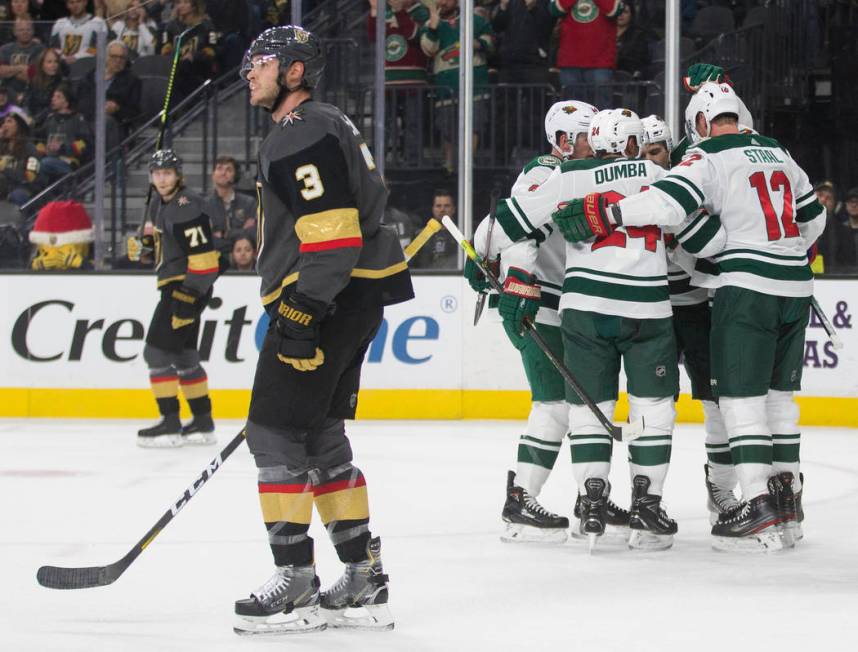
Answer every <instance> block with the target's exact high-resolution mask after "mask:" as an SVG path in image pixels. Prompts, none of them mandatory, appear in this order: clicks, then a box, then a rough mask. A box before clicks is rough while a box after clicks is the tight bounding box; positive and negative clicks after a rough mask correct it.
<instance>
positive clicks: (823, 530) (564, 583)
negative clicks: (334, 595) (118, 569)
mask: <svg viewBox="0 0 858 652" xmlns="http://www.w3.org/2000/svg"><path fill="white" fill-rule="evenodd" d="M139 425H140V424H137V423H131V422H122V421H113V422H105V421H97V422H94V421H37V420H25V421H12V420H6V421H0V503H2V509H0V514H2V521H0V550H2V553H0V586H2V589H0V591H2V593H0V649H2V650H4V651H9V652H19V651H23V650H38V651H43V650H62V651H74V650H80V651H86V652H92V651H94V650H95V651H101V650H105V651H108V650H109V651H111V652H114V651H121V652H136V651H143V652H155V651H158V652H161V651H168V650H195V651H196V650H205V651H206V652H216V651H226V650H229V651H233V650H239V651H245V650H275V649H277V650H314V651H324V650H332V651H337V652H342V651H347V652H352V651H356V652H362V651H363V650H371V651H376V650H397V651H399V650H405V651H407V652H418V651H420V650H492V651H495V650H514V651H516V652H518V651H523V650H542V649H554V650H564V651H567V650H568V651H572V650H586V651H588V652H589V651H594V652H595V651H599V652H601V651H604V650H622V651H623V652H632V651H638V650H639V651H643V652H648V651H650V650H652V651H658V652H662V651H664V652H669V651H672V650H680V651H682V652H692V651H694V652H696V651H698V650H717V651H718V652H724V651H726V650H730V651H744V650H754V651H758V650H762V649H767V650H775V649H778V650H796V651H798V650H819V651H822V650H824V651H825V652H832V651H839V650H844V651H845V650H849V651H853V650H856V649H858V554H856V542H858V518H856V517H858V510H856V507H858V431H856V430H847V429H833V428H805V429H804V437H803V442H802V457H803V460H804V462H803V470H804V472H805V475H806V481H807V486H806V493H805V498H804V505H805V511H806V521H805V524H804V531H805V539H804V541H802V542H801V543H800V544H799V547H798V548H797V549H795V550H793V551H789V552H784V553H780V554H775V555H754V556H749V555H737V554H728V553H717V552H715V551H713V550H712V549H711V548H710V541H709V534H708V520H707V514H706V510H705V490H704V487H703V478H702V465H703V461H704V453H703V435H702V429H701V428H700V427H698V426H690V425H682V426H679V427H678V430H677V432H676V434H675V437H674V447H673V464H672V466H671V471H670V475H669V477H668V482H667V486H666V490H665V498H666V502H667V507H668V510H669V513H670V514H671V515H672V516H673V517H675V518H676V519H677V521H678V522H679V534H678V535H677V537H676V543H675V545H674V547H673V549H672V550H669V551H666V552H646V553H642V552H640V551H631V550H627V549H623V548H619V547H608V546H603V547H601V548H597V549H596V551H595V553H594V554H593V555H592V556H588V555H587V554H586V552H585V549H584V547H583V544H579V543H577V542H576V543H574V544H573V543H567V544H566V545H564V546H555V547H539V546H533V545H523V544H518V545H516V544H504V543H501V542H500V541H499V539H498V535H499V533H500V531H501V524H500V510H501V506H502V503H503V498H504V484H505V479H506V469H507V468H512V467H511V465H512V464H513V463H514V459H515V442H516V438H517V436H518V434H519V431H520V429H521V427H522V424H521V423H517V422H486V421H484V422H357V423H354V424H351V426H350V434H351V441H352V446H353V448H354V451H355V460H356V463H357V464H358V465H359V466H360V467H361V468H362V469H363V471H364V473H365V475H366V477H367V481H368V486H369V493H370V504H371V509H372V529H373V532H374V533H376V534H379V535H381V537H382V549H383V559H384V563H385V570H386V571H387V572H388V573H389V574H390V578H391V609H392V611H393V613H394V615H395V617H396V629H395V631H393V632H384V633H381V632H344V631H332V630H328V631H326V632H321V633H316V634H308V635H305V636H302V637H295V636H291V637H275V638H251V639H244V638H239V637H237V636H236V635H235V634H233V632H232V627H231V624H232V608H233V607H232V605H233V601H234V600H235V599H237V598H241V597H245V596H246V595H247V594H248V593H249V592H250V591H251V590H252V589H254V588H256V587H257V586H258V585H259V584H261V583H262V582H263V581H264V580H266V579H267V578H268V577H269V575H270V573H271V570H272V562H271V559H270V552H269V549H268V546H267V542H266V537H265V530H264V526H263V524H262V522H261V518H260V514H259V506H258V502H257V494H256V482H255V470H254V466H253V461H252V459H251V456H250V454H249V453H248V452H247V449H246V448H245V447H244V446H242V448H240V449H239V450H238V451H237V452H236V453H235V454H234V455H233V457H232V458H230V459H229V460H228V461H227V462H226V463H225V465H224V466H223V468H222V469H221V470H220V471H219V472H218V473H217V474H216V475H215V477H214V478H213V479H212V480H211V482H209V483H208V484H207V485H206V486H205V487H204V488H203V489H202V490H201V491H200V493H198V494H197V495H196V496H195V497H194V498H193V500H191V502H190V504H189V505H188V506H187V507H186V508H185V510H184V511H182V512H181V513H180V514H179V515H178V516H177V517H176V519H175V520H174V521H173V522H172V523H170V524H169V526H168V527H167V529H166V530H165V531H164V532H163V534H161V536H159V537H158V538H157V539H156V540H155V541H154V543H153V544H152V545H151V546H150V547H149V548H148V549H146V550H145V551H144V552H143V554H142V555H141V556H140V557H139V558H138V559H137V561H136V562H135V563H134V564H133V565H132V566H131V567H130V568H129V569H128V570H127V571H126V573H125V575H123V576H122V577H121V578H119V580H118V581H117V582H116V583H115V584H113V585H111V586H109V587H105V588H98V589H87V590H81V591H53V590H49V589H44V588H41V587H39V586H38V585H37V583H36V579H35V575H36V569H37V568H38V567H39V566H40V565H43V564H56V565H60V566H86V565H102V564H107V563H110V562H112V561H115V560H117V559H119V558H120V557H121V556H122V555H124V554H125V552H126V551H127V550H128V549H129V548H130V547H131V546H132V545H133V544H134V542H136V541H137V540H138V539H139V538H140V537H141V536H142V535H143V534H144V533H145V532H146V530H147V529H148V528H149V527H150V526H151V524H153V523H154V522H155V521H156V520H157V519H158V517H159V516H160V515H161V514H162V513H163V512H164V511H165V510H166V509H167V508H168V507H169V505H170V504H171V503H172V501H174V500H175V499H177V498H178V497H179V496H180V495H181V493H182V491H183V490H184V489H185V487H186V486H187V485H188V484H189V483H190V482H191V480H193V479H194V478H195V477H196V475H197V474H198V473H199V472H200V471H201V470H202V468H203V467H204V466H205V464H206V463H207V462H208V461H209V460H210V459H211V458H212V457H213V456H214V454H215V452H216V450H219V448H220V447H221V446H223V445H225V444H226V442H227V441H228V440H229V438H231V437H232V435H233V434H234V433H235V432H237V429H238V426H239V424H237V423H234V422H233V423H226V422H221V423H220V424H218V434H219V439H220V441H219V446H218V448H211V447H208V448H187V449H179V450H141V449H138V448H136V447H135V445H134V437H133V434H132V433H133V431H134V429H135V428H136V427H139ZM624 448H625V447H624V446H622V445H617V446H616V447H615V450H614V455H615V458H616V459H615V465H614V471H613V473H612V480H613V483H614V493H613V496H614V497H615V498H617V499H618V502H620V503H621V504H626V503H627V498H626V496H627V495H628V486H629V482H628V477H627V475H628V473H627V466H626V462H625V460H624V457H625V451H624V450H623V449H624ZM568 459H569V458H568V451H567V450H566V449H565V447H564V450H563V452H562V453H561V457H560V458H559V459H558V463H557V467H556V469H555V472H554V474H553V476H552V477H551V479H550V480H549V483H548V485H547V486H546V488H545V490H544V491H543V494H542V497H541V498H542V502H543V503H544V504H545V505H546V506H547V507H548V508H550V509H552V510H554V511H558V512H561V513H567V514H568V513H570V512H571V508H572V503H573V497H574V495H575V490H574V488H573V487H574V485H573V481H572V477H571V471H570V468H569V463H568ZM311 534H313V536H314V538H315V540H316V562H317V568H318V572H319V575H320V576H321V579H322V583H323V585H326V584H328V583H330V582H332V581H334V580H335V579H336V578H337V577H338V575H339V573H340V570H341V566H340V564H339V562H338V561H337V559H336V556H335V555H334V553H333V550H332V548H331V546H330V544H329V543H328V541H327V539H326V536H325V533H324V530H323V529H322V528H321V526H319V525H318V524H314V525H313V528H312V530H311Z"/></svg>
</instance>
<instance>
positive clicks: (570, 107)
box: [562, 104, 578, 115]
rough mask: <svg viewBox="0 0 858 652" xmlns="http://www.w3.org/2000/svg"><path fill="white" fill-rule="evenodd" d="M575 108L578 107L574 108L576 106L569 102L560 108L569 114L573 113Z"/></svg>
mask: <svg viewBox="0 0 858 652" xmlns="http://www.w3.org/2000/svg"><path fill="white" fill-rule="evenodd" d="M577 110H578V109H576V108H575V107H574V106H572V105H571V104H567V105H566V106H564V107H563V109H562V111H563V113H568V114H570V115H571V114H573V113H575V111H577Z"/></svg>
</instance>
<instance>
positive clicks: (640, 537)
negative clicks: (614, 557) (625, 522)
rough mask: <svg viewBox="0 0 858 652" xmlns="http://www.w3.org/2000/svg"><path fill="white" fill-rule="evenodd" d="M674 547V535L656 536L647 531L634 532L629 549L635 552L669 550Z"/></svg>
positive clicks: (630, 538) (630, 537) (632, 532)
mask: <svg viewBox="0 0 858 652" xmlns="http://www.w3.org/2000/svg"><path fill="white" fill-rule="evenodd" d="M671 546H673V535H672V534H655V533H653V532H648V531H646V530H632V531H631V535H630V536H629V548H632V549H633V550H667V549H668V548H670V547H671Z"/></svg>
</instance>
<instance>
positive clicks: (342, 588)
mask: <svg viewBox="0 0 858 652" xmlns="http://www.w3.org/2000/svg"><path fill="white" fill-rule="evenodd" d="M349 580H350V577H349V571H348V570H346V572H345V573H343V574H342V575H340V579H338V580H337V581H336V582H335V583H334V585H333V586H332V587H331V588H330V589H328V591H326V593H330V594H331V595H339V594H340V593H345V592H346V587H347V586H348V584H349Z"/></svg>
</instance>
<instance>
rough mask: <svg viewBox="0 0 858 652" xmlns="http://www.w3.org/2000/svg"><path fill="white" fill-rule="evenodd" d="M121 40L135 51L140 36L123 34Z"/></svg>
mask: <svg viewBox="0 0 858 652" xmlns="http://www.w3.org/2000/svg"><path fill="white" fill-rule="evenodd" d="M122 42H123V43H125V46H126V47H127V48H128V49H129V50H131V51H132V52H137V45H138V43H139V42H140V37H139V36H138V35H137V34H123V35H122Z"/></svg>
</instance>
